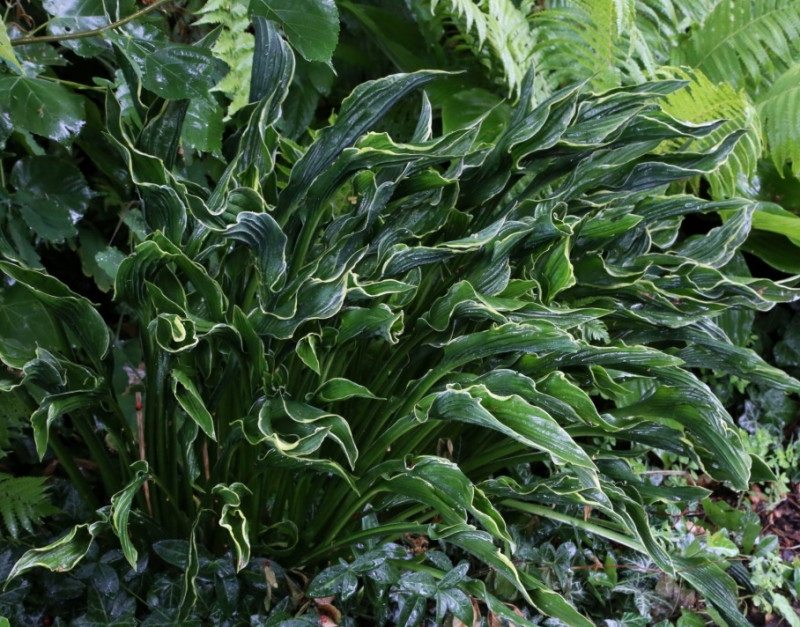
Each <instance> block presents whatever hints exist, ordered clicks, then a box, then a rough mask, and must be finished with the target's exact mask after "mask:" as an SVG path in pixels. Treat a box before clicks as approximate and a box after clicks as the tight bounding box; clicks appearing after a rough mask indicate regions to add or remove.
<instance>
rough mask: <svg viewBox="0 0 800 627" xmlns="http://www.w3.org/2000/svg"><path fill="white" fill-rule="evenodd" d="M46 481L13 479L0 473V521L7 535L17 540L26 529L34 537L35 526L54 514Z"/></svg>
mask: <svg viewBox="0 0 800 627" xmlns="http://www.w3.org/2000/svg"><path fill="white" fill-rule="evenodd" d="M46 480H47V478H46V477H12V476H11V475H8V474H6V473H0V517H1V518H2V519H3V524H4V526H5V529H6V531H7V532H8V534H9V535H10V536H11V537H13V538H18V537H19V534H20V531H21V530H22V529H24V530H25V531H27V532H28V533H33V526H34V525H35V524H38V523H39V522H41V520H42V518H44V517H45V516H49V515H52V514H55V513H58V511H59V510H58V509H57V508H56V507H54V506H53V505H52V504H51V503H50V501H49V500H48V498H47V494H46V490H47V488H46V486H45V485H44V482H45V481H46Z"/></svg>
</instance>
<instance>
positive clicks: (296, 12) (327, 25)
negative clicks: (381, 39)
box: [250, 0, 339, 63]
mask: <svg viewBox="0 0 800 627" xmlns="http://www.w3.org/2000/svg"><path fill="white" fill-rule="evenodd" d="M250 12H251V13H253V14H255V15H260V16H263V17H266V18H267V19H270V20H272V21H273V22H277V23H278V24H280V25H281V27H282V28H283V31H284V32H285V33H286V37H287V38H288V39H289V42H290V43H291V44H292V46H293V47H294V48H295V49H296V50H297V51H298V52H299V53H300V54H302V55H303V57H304V58H305V59H306V60H307V61H322V62H324V63H330V60H331V56H332V55H333V50H334V48H336V43H337V41H338V40H339V11H338V10H337V8H336V4H335V3H334V2H333V0H297V1H294V0H251V1H250Z"/></svg>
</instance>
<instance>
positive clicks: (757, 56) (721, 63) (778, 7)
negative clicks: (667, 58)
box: [675, 0, 800, 93]
mask: <svg viewBox="0 0 800 627" xmlns="http://www.w3.org/2000/svg"><path fill="white" fill-rule="evenodd" d="M798 41H800V3H798V2H797V0H752V1H750V2H743V1H742V0H735V1H734V0H724V1H723V2H720V3H719V4H718V5H717V6H716V7H715V9H714V10H713V11H712V12H711V14H710V15H709V16H708V18H707V19H706V21H705V23H704V24H703V25H702V26H701V27H700V28H698V29H697V30H695V31H693V32H692V34H691V37H690V38H689V39H687V44H686V45H685V46H683V47H682V48H678V49H676V53H677V54H676V59H675V61H676V65H679V64H680V65H689V66H691V67H695V68H699V69H701V70H702V71H703V73H704V74H705V75H706V76H708V78H710V79H711V80H712V81H714V82H717V83H719V82H722V81H730V82H732V83H733V84H734V86H736V87H739V88H741V87H745V86H747V87H750V89H751V93H753V90H755V89H757V88H758V86H759V84H760V82H761V81H762V80H763V78H764V77H766V78H768V79H769V78H771V77H772V76H773V75H774V74H775V71H776V69H777V70H778V71H780V70H781V69H784V68H785V67H786V66H787V65H790V64H791V62H792V60H793V59H797V57H798V55H800V47H798V43H797V42H798ZM776 66H777V67H776Z"/></svg>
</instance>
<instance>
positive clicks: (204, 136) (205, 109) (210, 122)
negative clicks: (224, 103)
mask: <svg viewBox="0 0 800 627" xmlns="http://www.w3.org/2000/svg"><path fill="white" fill-rule="evenodd" d="M222 117H223V111H222V107H221V106H220V105H219V104H218V103H217V102H216V101H215V100H214V98H213V97H212V96H210V95H209V96H207V97H206V98H193V99H192V100H191V102H190V103H189V108H188V109H187V110H186V117H184V119H183V126H182V127H181V141H182V142H183V143H185V144H187V145H189V146H192V147H193V148H195V149H196V150H199V151H202V152H211V153H216V152H219V150H220V149H221V148H222V131H223V123H222Z"/></svg>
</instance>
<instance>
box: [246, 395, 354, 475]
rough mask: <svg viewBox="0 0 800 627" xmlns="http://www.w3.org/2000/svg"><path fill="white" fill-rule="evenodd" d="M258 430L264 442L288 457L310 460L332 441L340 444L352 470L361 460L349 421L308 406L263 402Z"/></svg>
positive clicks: (283, 402)
mask: <svg viewBox="0 0 800 627" xmlns="http://www.w3.org/2000/svg"><path fill="white" fill-rule="evenodd" d="M258 429H259V431H260V432H261V434H262V435H263V438H264V440H265V441H267V442H269V443H270V444H271V445H272V446H273V447H274V448H275V450H276V451H278V452H279V453H280V454H282V455H286V456H288V457H292V458H302V457H307V456H309V455H311V454H312V453H315V452H317V450H318V449H319V448H320V446H322V443H323V442H324V441H325V440H326V439H328V438H330V439H331V440H333V441H334V442H336V443H337V444H338V445H339V447H340V448H341V450H342V452H343V453H344V454H345V455H346V457H347V462H348V464H349V465H350V467H351V468H352V467H353V466H354V465H355V462H356V459H357V458H358V449H357V448H356V443H355V441H354V440H353V434H352V432H351V430H350V425H349V424H348V423H347V421H346V420H345V419H344V418H342V417H341V416H339V415H337V414H332V413H330V412H326V411H323V410H322V409H319V408H317V407H313V406H311V405H307V404H305V403H299V402H297V401H288V400H273V401H270V402H266V403H264V405H263V407H262V408H261V409H260V411H259V415H258Z"/></svg>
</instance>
